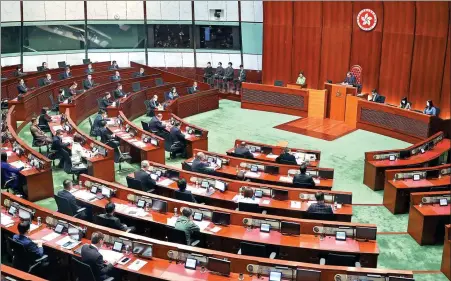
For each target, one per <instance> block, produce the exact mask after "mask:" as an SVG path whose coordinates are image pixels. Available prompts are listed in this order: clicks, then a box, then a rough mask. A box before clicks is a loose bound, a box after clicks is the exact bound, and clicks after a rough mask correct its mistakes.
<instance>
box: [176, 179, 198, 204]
mask: <svg viewBox="0 0 451 281" xmlns="http://www.w3.org/2000/svg"><path fill="white" fill-rule="evenodd" d="M177 187H178V188H179V190H177V191H175V194H177V193H179V194H180V193H182V194H185V196H186V197H187V199H178V200H182V201H186V202H192V203H197V201H196V199H195V198H194V196H193V194H192V193H191V191H189V190H186V180H185V179H179V180H178V181H177ZM188 197H189V199H188Z"/></svg>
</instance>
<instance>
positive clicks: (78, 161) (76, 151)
mask: <svg viewBox="0 0 451 281" xmlns="http://www.w3.org/2000/svg"><path fill="white" fill-rule="evenodd" d="M83 141H84V139H83V137H82V136H81V135H80V134H78V133H75V135H74V142H73V143H72V149H71V151H72V155H71V157H70V160H71V162H72V167H73V168H76V169H77V170H84V169H86V173H87V172H88V166H87V165H86V164H84V163H83V158H88V157H89V154H88V153H87V152H86V150H85V149H84V148H83V146H82V145H81V144H82V142H83Z"/></svg>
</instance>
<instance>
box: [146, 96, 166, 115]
mask: <svg viewBox="0 0 451 281" xmlns="http://www.w3.org/2000/svg"><path fill="white" fill-rule="evenodd" d="M149 106H150V111H149V112H148V116H155V110H163V107H162V106H161V105H160V103H159V102H158V96H157V95H154V96H153V98H152V99H151V100H150V101H149Z"/></svg>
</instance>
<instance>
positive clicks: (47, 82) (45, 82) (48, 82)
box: [43, 78, 54, 85]
mask: <svg viewBox="0 0 451 281" xmlns="http://www.w3.org/2000/svg"><path fill="white" fill-rule="evenodd" d="M53 82H54V81H53V80H52V79H50V80H48V79H47V78H45V79H44V80H43V83H44V85H49V84H52V83H53Z"/></svg>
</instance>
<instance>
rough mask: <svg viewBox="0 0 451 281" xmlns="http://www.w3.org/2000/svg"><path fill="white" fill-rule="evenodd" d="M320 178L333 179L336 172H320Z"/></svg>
mask: <svg viewBox="0 0 451 281" xmlns="http://www.w3.org/2000/svg"><path fill="white" fill-rule="evenodd" d="M318 177H320V178H322V179H333V178H334V171H333V170H318Z"/></svg>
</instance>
